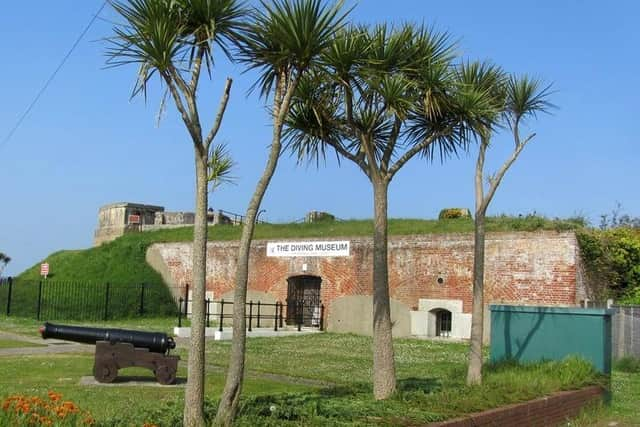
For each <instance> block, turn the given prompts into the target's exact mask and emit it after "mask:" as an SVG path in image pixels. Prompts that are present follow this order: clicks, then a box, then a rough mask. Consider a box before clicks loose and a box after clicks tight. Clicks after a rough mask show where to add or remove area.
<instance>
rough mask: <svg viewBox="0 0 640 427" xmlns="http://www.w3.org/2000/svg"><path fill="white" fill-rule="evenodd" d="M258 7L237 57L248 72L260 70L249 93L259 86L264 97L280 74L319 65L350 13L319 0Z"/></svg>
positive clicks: (287, 0) (283, 1) (275, 2)
mask: <svg viewBox="0 0 640 427" xmlns="http://www.w3.org/2000/svg"><path fill="white" fill-rule="evenodd" d="M261 6H262V7H261V8H260V9H256V10H254V11H253V14H252V15H253V19H252V23H251V24H250V25H249V26H248V28H247V31H246V33H245V35H244V37H243V38H242V41H241V43H240V49H239V55H238V57H239V59H240V61H242V62H244V63H245V64H247V66H248V69H249V70H251V69H256V70H258V71H259V73H260V77H259V78H258V80H257V82H256V83H255V84H254V86H253V87H252V90H253V89H254V88H258V87H259V88H260V93H261V95H262V96H263V97H265V96H268V95H269V94H270V93H271V92H272V87H273V84H274V82H275V79H276V77H277V76H278V75H279V74H280V73H282V72H291V71H292V70H296V71H298V72H300V71H302V70H306V69H307V68H309V67H310V66H311V65H313V64H315V63H317V62H318V60H319V57H320V54H321V53H322V52H323V51H324V50H325V49H326V48H327V47H328V46H329V44H330V43H331V42H332V40H333V35H334V34H335V33H336V32H337V31H339V30H340V29H341V28H342V26H343V23H344V19H345V17H346V15H347V13H349V11H347V12H343V11H342V6H343V1H342V0H339V1H337V2H335V3H334V4H332V5H328V4H326V2H324V1H322V0H273V1H271V2H266V1H265V0H261Z"/></svg>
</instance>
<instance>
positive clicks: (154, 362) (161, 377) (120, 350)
mask: <svg viewBox="0 0 640 427" xmlns="http://www.w3.org/2000/svg"><path fill="white" fill-rule="evenodd" d="M40 334H41V335H42V338H45V339H46V338H58V339H61V340H65V341H74V342H79V343H85V344H94V345H95V346H96V353H95V362H94V365H93V376H94V377H95V379H96V380H97V381H99V382H101V383H110V382H113V380H115V379H116V377H117V376H118V369H122V368H128V367H130V366H139V367H142V368H147V369H150V370H152V371H153V373H154V374H155V377H156V380H157V381H158V382H159V383H160V384H173V383H174V382H175V379H176V371H177V370H178V360H180V357H178V356H170V355H169V350H172V349H174V348H175V347H176V343H175V341H174V340H173V338H172V337H169V336H167V334H163V333H159V332H141V331H130V330H125V329H102V328H85V327H81V326H68V325H54V324H53V323H49V322H46V323H45V324H44V325H43V326H42V327H40Z"/></svg>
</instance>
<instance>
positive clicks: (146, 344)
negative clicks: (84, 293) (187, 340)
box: [40, 322, 176, 353]
mask: <svg viewBox="0 0 640 427" xmlns="http://www.w3.org/2000/svg"><path fill="white" fill-rule="evenodd" d="M40 334H41V335H42V338H45V339H46V338H58V339H61V340H65V341H74V342H79V343H85V344H94V345H95V344H96V342H98V341H107V342H110V343H129V344H132V345H133V346H134V347H138V348H146V349H149V351H150V352H153V353H166V352H168V351H169V350H171V349H174V348H175V347H176V343H175V341H174V340H173V338H172V337H170V336H167V334H163V333H161V332H142V331H130V330H126V329H111V328H109V329H103V328H87V327H83V326H69V325H54V324H53V323H49V322H46V323H45V324H44V325H43V326H42V327H40Z"/></svg>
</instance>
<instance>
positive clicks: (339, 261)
mask: <svg viewBox="0 0 640 427" xmlns="http://www.w3.org/2000/svg"><path fill="white" fill-rule="evenodd" d="M335 240H349V241H350V254H349V256H347V257H326V258H324V257H292V258H285V257H269V256H267V253H266V252H267V251H266V246H267V243H268V242H267V241H264V240H260V241H255V242H254V243H253V245H252V247H251V255H250V260H251V261H250V262H251V268H250V271H249V288H250V289H251V290H253V291H258V292H264V293H267V294H269V295H271V296H272V297H273V298H275V299H276V300H279V301H285V300H286V298H287V279H288V278H290V277H293V276H298V275H313V276H319V277H320V278H321V279H322V284H321V299H322V301H323V303H324V305H325V307H326V315H327V325H328V329H329V330H332V329H333V330H349V331H361V332H363V333H369V330H368V325H369V323H368V322H365V323H362V322H360V321H359V320H357V319H360V318H363V317H364V316H368V317H369V318H370V316H371V314H370V313H371V305H370V304H367V303H366V302H364V300H362V299H355V300H352V301H357V304H353V305H352V306H350V307H351V310H350V311H348V315H346V314H345V313H347V312H345V311H344V310H342V309H341V307H342V306H343V305H344V302H339V301H338V300H339V299H342V298H345V297H352V296H371V295H372V269H373V266H372V261H373V260H372V252H373V245H372V241H371V239H370V238H362V237H358V238H352V239H348V238H335V239H331V241H335ZM292 241H300V240H292ZM237 250H238V243H237V242H210V243H209V244H208V246H207V260H208V261H207V288H208V290H210V291H213V293H214V298H216V299H217V298H219V297H220V296H221V295H228V294H229V292H230V291H231V290H232V288H233V280H234V275H235V271H236V266H237V260H236V257H237ZM578 255H579V254H578V244H577V241H576V237H575V234H574V233H572V232H564V233H557V232H550V231H546V232H535V233H526V232H517V233H516V232H514V233H489V234H488V235H487V240H486V271H485V288H486V290H485V292H486V293H485V303H486V304H492V303H494V304H514V305H523V304H524V305H549V306H574V305H577V304H578V303H579V299H580V297H581V292H582V290H581V289H582V287H583V284H582V282H581V279H580V276H579V275H578V274H577V271H578V269H579V256H578ZM147 258H148V259H153V260H154V262H153V263H152V265H156V266H157V267H156V269H158V270H159V271H161V272H163V277H164V278H165V280H166V281H167V282H168V283H170V284H172V285H173V286H183V285H184V284H185V283H190V282H191V244H190V243H163V244H155V245H153V246H152V247H151V248H150V249H149V252H148V254H147ZM160 265H161V266H160ZM472 267H473V235H471V234H440V235H416V236H394V237H391V238H390V239H389V285H390V293H391V299H392V300H393V305H394V307H395V310H394V311H395V312H396V313H397V315H396V317H397V319H398V323H397V326H396V327H394V333H395V334H396V335H397V336H402V335H411V334H412V333H413V334H416V333H415V331H417V330H425V331H427V330H428V328H427V327H426V326H425V325H426V323H425V322H429V316H430V312H431V311H432V310H433V309H434V307H437V306H438V305H440V308H443V309H447V307H448V306H452V305H453V306H455V307H460V309H459V310H458V312H456V313H454V315H455V316H457V319H459V321H460V322H463V323H465V324H466V322H468V321H469V319H470V316H469V313H470V312H471V301H472V285H471V283H472ZM439 301H441V302H442V304H439ZM334 302H336V305H335V307H334V306H333V303H334ZM400 308H403V309H404V313H400V311H401V310H399V309H400ZM408 318H410V319H409V321H407V319H408ZM349 319H351V320H349ZM338 320H340V321H338ZM361 323H362V324H363V325H365V326H358V325H360V324H361ZM337 325H342V326H341V327H338V326H337ZM407 325H409V326H407ZM414 326H415V327H414ZM363 328H367V330H363ZM457 330H459V331H460V332H459V336H455V335H452V336H453V337H458V338H465V336H464V335H465V334H468V328H467V326H465V325H462V326H460V327H459V328H457ZM452 332H453V331H452ZM417 335H421V334H420V333H417ZM487 335H488V334H487ZM467 337H468V335H467Z"/></svg>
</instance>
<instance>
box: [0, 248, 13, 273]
mask: <svg viewBox="0 0 640 427" xmlns="http://www.w3.org/2000/svg"><path fill="white" fill-rule="evenodd" d="M10 261H11V258H10V257H9V256H7V255H6V254H5V253H4V252H0V277H1V276H2V271H3V270H4V268H5V267H6V266H7V264H9V262H10Z"/></svg>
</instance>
